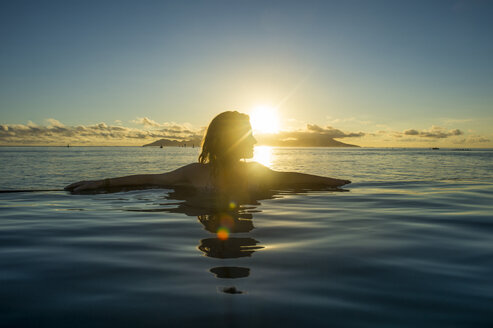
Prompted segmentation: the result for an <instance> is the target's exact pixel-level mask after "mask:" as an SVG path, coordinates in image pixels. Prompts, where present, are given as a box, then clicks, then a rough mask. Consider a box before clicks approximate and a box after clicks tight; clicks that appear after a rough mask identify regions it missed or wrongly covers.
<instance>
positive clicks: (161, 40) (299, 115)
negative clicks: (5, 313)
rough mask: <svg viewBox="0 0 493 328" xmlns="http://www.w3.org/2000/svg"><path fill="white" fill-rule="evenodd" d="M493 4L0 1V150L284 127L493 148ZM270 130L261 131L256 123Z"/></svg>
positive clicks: (362, 140) (381, 140)
mask: <svg viewBox="0 0 493 328" xmlns="http://www.w3.org/2000/svg"><path fill="white" fill-rule="evenodd" d="M492 32H493V1H479V0H470V1H363V0H362V1H351V0H349V1H328V0H327V1H289V0H284V1H253V0H249V1H246V0H245V1H231V0H230V1H214V0H208V1H199V0H197V1H124V0H120V1H104V0H101V1H75V0H74V1H3V2H1V3H0V45H1V46H0V49H1V50H0V145H30V144H33V145H34V144H36V145H37V144H47V145H51V144H65V143H71V144H74V145H76V144H81V145H92V144H94V145H114V144H115V145H116V144H118V145H142V144H145V143H148V142H152V141H154V140H156V139H159V138H176V139H179V138H185V139H186V138H187V137H189V136H192V135H193V136H195V135H200V134H201V133H203V131H204V127H206V126H207V124H208V123H209V122H210V120H211V119H212V118H213V117H214V116H215V115H217V114H218V113H220V112H222V111H225V110H238V111H240V112H247V113H250V112H251V111H252V110H254V109H255V108H257V107H259V106H263V108H274V109H275V111H276V112H277V115H278V117H279V120H280V122H279V130H280V131H281V132H282V135H283V136H287V137H290V136H291V137H292V136H296V135H300V134H301V135H307V134H310V133H319V134H321V135H325V136H327V137H330V138H337V140H338V141H341V142H344V143H349V144H356V145H360V146H366V147H399V146H402V147H434V146H440V147H460V148H464V147H470V148H473V147H479V148H487V147H493V129H491V126H493V63H492V58H493V42H491V35H492ZM259 133H261V131H259Z"/></svg>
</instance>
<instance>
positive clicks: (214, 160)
mask: <svg viewBox="0 0 493 328" xmlns="http://www.w3.org/2000/svg"><path fill="white" fill-rule="evenodd" d="M256 142H257V141H256V140H255V138H254V137H253V135H252V127H251V125H250V117H249V116H248V115H246V114H242V113H239V112H237V111H234V112H233V111H228V112H223V113H221V114H219V115H217V116H216V117H214V119H212V121H211V123H210V124H209V127H208V128H207V132H206V134H205V137H204V140H203V142H202V152H201V153H200V156H199V162H200V163H211V164H212V165H216V164H226V165H227V164H230V163H233V162H235V161H238V160H239V159H241V158H251V157H253V145H254V144H255V143H256Z"/></svg>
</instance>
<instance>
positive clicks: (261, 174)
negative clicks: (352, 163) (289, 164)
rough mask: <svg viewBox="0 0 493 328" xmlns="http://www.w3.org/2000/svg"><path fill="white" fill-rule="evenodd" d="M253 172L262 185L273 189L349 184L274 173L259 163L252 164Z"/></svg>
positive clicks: (307, 176)
mask: <svg viewBox="0 0 493 328" xmlns="http://www.w3.org/2000/svg"><path fill="white" fill-rule="evenodd" d="M253 170H254V171H255V174H256V176H257V179H258V180H259V181H260V182H261V184H262V185H265V186H267V187H269V188H274V189H275V188H283V187H305V188H317V187H340V186H343V185H345V184H348V183H351V181H349V180H341V179H334V178H328V177H322V176H319V175H313V174H306V173H298V172H280V171H274V170H271V169H269V168H268V167H265V166H263V165H261V164H259V163H255V164H254V166H253Z"/></svg>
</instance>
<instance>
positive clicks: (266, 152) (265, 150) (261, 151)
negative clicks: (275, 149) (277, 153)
mask: <svg viewBox="0 0 493 328" xmlns="http://www.w3.org/2000/svg"><path fill="white" fill-rule="evenodd" d="M253 160H254V161H255V162H258V163H260V164H262V165H265V166H267V167H271V166H272V147H269V146H255V149H254V153H253Z"/></svg>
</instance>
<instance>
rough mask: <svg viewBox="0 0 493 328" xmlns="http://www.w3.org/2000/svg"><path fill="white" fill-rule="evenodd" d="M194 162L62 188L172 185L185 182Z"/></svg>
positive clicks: (69, 189) (81, 182)
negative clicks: (160, 171)
mask: <svg viewBox="0 0 493 328" xmlns="http://www.w3.org/2000/svg"><path fill="white" fill-rule="evenodd" d="M193 165H194V164H190V165H186V166H183V167H180V168H179V169H176V170H174V171H171V172H167V173H163V174H137V175H128V176H124V177H119V178H108V179H102V180H92V181H79V182H75V183H72V184H70V185H68V186H66V187H65V188H64V189H65V190H68V191H72V192H75V193H78V192H81V191H87V190H95V189H101V188H106V189H107V188H112V187H140V186H160V187H173V186H177V185H180V184H186V182H187V181H188V174H187V173H188V171H190V170H191V169H193V168H192V166H193Z"/></svg>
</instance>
